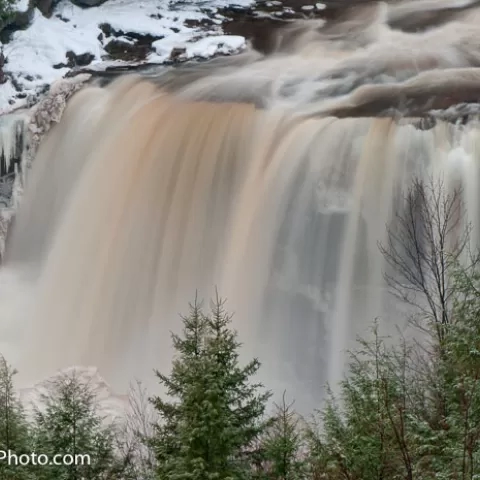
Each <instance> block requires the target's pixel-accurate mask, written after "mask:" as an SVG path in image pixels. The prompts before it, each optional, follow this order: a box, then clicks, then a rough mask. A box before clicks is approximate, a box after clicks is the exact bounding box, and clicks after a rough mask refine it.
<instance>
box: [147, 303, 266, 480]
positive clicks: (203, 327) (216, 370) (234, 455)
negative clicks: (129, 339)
mask: <svg viewBox="0 0 480 480" xmlns="http://www.w3.org/2000/svg"><path fill="white" fill-rule="evenodd" d="M190 310H191V311H190V314H189V315H188V316H186V317H183V335H182V336H178V335H172V339H173V345H174V348H175V350H176V352H177V357H176V358H175V359H174V361H173V366H172V371H171V374H170V375H169V376H167V375H164V374H162V373H160V372H156V374H157V377H158V379H159V380H160V382H161V384H162V385H164V386H165V388H166V390H167V394H168V395H169V397H170V398H171V401H167V400H164V399H162V398H160V397H155V398H153V399H152V403H153V405H154V406H155V408H156V410H157V411H158V413H159V416H160V422H159V424H158V425H157V429H156V435H155V438H154V439H153V445H154V448H155V451H156V455H157V459H158V465H159V466H158V477H159V478H160V479H162V480H163V479H165V480H167V479H172V480H173V479H175V480H182V479H185V480H186V479H189V480H213V479H221V480H233V479H235V480H238V479H243V478H249V477H250V465H249V461H248V456H249V453H250V450H251V448H252V447H253V445H254V442H255V440H256V439H258V437H259V435H260V434H261V433H262V431H263V429H264V426H265V425H264V422H263V420H262V419H263V415H264V412H265V408H266V403H267V401H268V398H269V397H270V393H268V392H266V393H260V389H261V388H262V385H260V384H255V383H250V381H249V379H250V377H252V376H253V375H255V374H256V373H257V371H258V369H259V367H260V363H259V362H258V360H256V359H254V360H252V361H251V362H250V363H248V364H247V365H245V366H240V363H239V352H238V350H239V348H240V346H241V344H240V343H239V342H238V341H237V334H236V332H235V331H233V330H231V329H230V328H229V327H230V322H231V316H230V315H228V314H227V313H226V312H225V310H224V302H223V301H222V300H220V299H219V298H218V296H217V299H216V301H215V302H214V303H213V304H212V310H211V313H210V315H204V314H203V313H202V309H201V306H200V305H199V304H198V303H197V302H195V304H194V305H191V309H190Z"/></svg>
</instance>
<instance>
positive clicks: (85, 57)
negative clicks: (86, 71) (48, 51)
mask: <svg viewBox="0 0 480 480" xmlns="http://www.w3.org/2000/svg"><path fill="white" fill-rule="evenodd" d="M67 59H68V66H69V67H76V66H79V67H84V66H86V65H89V64H90V63H92V61H93V60H94V59H95V55H93V54H92V53H90V52H86V53H81V54H79V55H76V54H75V53H73V52H72V51H68V52H67Z"/></svg>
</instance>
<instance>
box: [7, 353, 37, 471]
mask: <svg viewBox="0 0 480 480" xmlns="http://www.w3.org/2000/svg"><path fill="white" fill-rule="evenodd" d="M16 373H17V372H16V370H14V369H12V368H11V367H10V365H9V364H8V363H7V362H6V360H5V358H4V357H3V356H0V450H1V451H2V452H6V454H7V455H8V453H11V454H12V455H14V456H16V457H15V458H14V459H13V460H12V461H11V463H10V464H9V463H8V462H7V460H3V459H2V460H1V461H0V478H2V479H5V480H9V479H12V480H13V479H15V480H23V479H27V478H33V477H31V471H32V469H31V467H30V466H29V465H27V464H25V465H22V462H20V463H18V462H19V459H20V456H22V455H28V454H30V450H31V446H30V441H29V439H30V436H29V425H28V423H27V420H26V418H25V413H24V410H23V408H22V405H21V403H20V400H19V399H18V397H17V395H16V393H15V390H14V386H13V377H14V376H15V375H16ZM12 458H13V457H12ZM20 460H21V459H20ZM16 462H17V463H16Z"/></svg>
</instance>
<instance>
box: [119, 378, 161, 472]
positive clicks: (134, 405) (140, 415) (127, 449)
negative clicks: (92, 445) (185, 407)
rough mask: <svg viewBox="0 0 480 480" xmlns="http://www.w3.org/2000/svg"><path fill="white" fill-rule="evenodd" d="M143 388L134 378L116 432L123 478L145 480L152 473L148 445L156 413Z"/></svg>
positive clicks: (152, 468)
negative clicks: (126, 407)
mask: <svg viewBox="0 0 480 480" xmlns="http://www.w3.org/2000/svg"><path fill="white" fill-rule="evenodd" d="M148 399H149V396H148V393H147V391H146V388H145V387H144V386H143V385H142V384H141V383H140V382H139V381H137V382H136V383H135V384H132V385H131V386H130V392H129V409H128V412H127V415H126V419H125V422H124V423H123V426H122V428H121V429H120V431H119V435H118V441H117V449H118V450H119V453H120V456H121V458H122V459H123V462H124V467H125V470H126V472H125V473H124V478H125V479H127V480H148V479H150V478H152V479H153V478H154V476H155V463H156V459H155V453H154V452H153V451H152V449H151V448H150V446H149V439H150V438H152V437H153V435H154V427H153V425H154V424H155V423H156V421H157V416H156V414H155V411H154V409H153V408H152V406H151V404H150V402H149V400H148Z"/></svg>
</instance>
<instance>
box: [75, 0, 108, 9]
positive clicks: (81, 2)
mask: <svg viewBox="0 0 480 480" xmlns="http://www.w3.org/2000/svg"><path fill="white" fill-rule="evenodd" d="M71 2H72V3H74V4H75V5H78V6H79V7H84V8H85V7H86V8H89V7H98V5H101V4H102V3H105V2H106V0H71Z"/></svg>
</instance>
